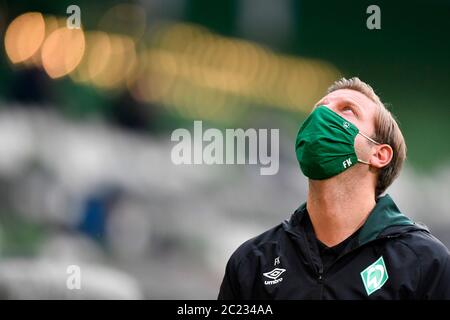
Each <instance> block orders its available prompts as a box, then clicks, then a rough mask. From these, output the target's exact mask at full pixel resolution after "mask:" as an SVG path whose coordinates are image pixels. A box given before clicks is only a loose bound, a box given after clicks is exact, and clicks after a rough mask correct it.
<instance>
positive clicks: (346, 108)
mask: <svg viewBox="0 0 450 320" xmlns="http://www.w3.org/2000/svg"><path fill="white" fill-rule="evenodd" d="M342 112H345V113H350V112H351V113H353V114H355V109H354V108H353V107H352V106H344V107H343V108H342Z"/></svg>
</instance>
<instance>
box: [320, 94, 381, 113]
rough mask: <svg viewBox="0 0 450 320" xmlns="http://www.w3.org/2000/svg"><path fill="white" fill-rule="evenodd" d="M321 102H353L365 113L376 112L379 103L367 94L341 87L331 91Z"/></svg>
mask: <svg viewBox="0 0 450 320" xmlns="http://www.w3.org/2000/svg"><path fill="white" fill-rule="evenodd" d="M320 102H321V103H323V104H327V103H351V104H354V105H356V106H357V107H359V108H360V109H361V111H362V112H364V113H365V114H368V115H369V114H374V113H375V111H376V110H377V109H378V107H379V106H378V105H377V104H376V103H375V102H374V101H372V100H371V99H370V98H369V97H367V96H366V95H365V94H363V93H361V92H359V91H356V90H352V89H339V90H336V91H333V92H330V93H329V94H327V95H326V96H325V97H323V98H322V99H321V100H320Z"/></svg>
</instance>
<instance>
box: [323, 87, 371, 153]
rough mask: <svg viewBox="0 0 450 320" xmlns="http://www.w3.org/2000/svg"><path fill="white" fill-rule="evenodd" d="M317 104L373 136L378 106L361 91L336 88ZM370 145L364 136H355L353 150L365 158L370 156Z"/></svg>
mask: <svg viewBox="0 0 450 320" xmlns="http://www.w3.org/2000/svg"><path fill="white" fill-rule="evenodd" d="M319 105H325V106H326V107H328V108H330V109H331V110H333V111H334V112H336V113H337V114H339V115H340V116H341V117H343V118H345V119H346V120H348V121H349V122H351V123H353V124H354V125H355V126H356V127H357V128H358V129H359V131H360V132H362V133H364V134H365V135H367V136H369V137H373V136H374V133H375V116H376V114H377V108H378V106H377V105H376V103H375V102H373V101H372V100H370V99H369V98H368V97H366V96H365V95H364V94H362V93H361V92H359V91H355V90H351V89H340V90H336V91H333V92H331V93H329V94H328V95H326V96H325V97H323V98H322V99H321V100H319V102H318V103H317V104H316V107H317V106H319ZM371 146H373V144H372V143H371V142H369V141H368V140H367V139H366V138H364V137H362V136H361V135H357V136H356V138H355V150H356V153H357V155H358V157H359V158H360V159H362V160H367V159H368V157H370V152H371V151H370V148H369V147H371Z"/></svg>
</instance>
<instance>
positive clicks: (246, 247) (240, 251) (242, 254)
mask: <svg viewBox="0 0 450 320" xmlns="http://www.w3.org/2000/svg"><path fill="white" fill-rule="evenodd" d="M284 234H285V231H284V229H283V223H280V224H278V225H276V226H275V227H273V228H270V229H268V230H266V231H264V232H263V233H261V234H259V235H257V236H255V237H253V238H251V239H249V240H247V241H245V242H244V243H242V244H241V245H240V246H239V247H238V248H237V249H236V250H235V251H234V252H233V254H232V255H231V257H230V261H232V262H233V264H234V265H236V266H237V265H239V264H240V263H241V262H242V260H245V259H248V258H249V257H251V256H258V255H263V251H264V249H263V248H264V247H266V246H268V245H269V246H273V245H278V243H279V241H280V239H281V237H283V235H284Z"/></svg>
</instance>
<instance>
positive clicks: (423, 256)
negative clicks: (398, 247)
mask: <svg viewBox="0 0 450 320" xmlns="http://www.w3.org/2000/svg"><path fill="white" fill-rule="evenodd" d="M400 241H401V242H402V243H403V244H404V245H406V246H407V247H409V248H410V249H411V250H412V251H413V252H414V253H415V254H416V255H417V257H418V258H419V260H421V261H422V262H425V261H426V260H428V259H432V260H442V261H444V262H445V261H447V259H448V258H449V256H450V252H449V251H448V249H447V247H446V246H445V245H444V244H443V243H442V242H441V241H439V240H438V239H437V238H436V237H435V236H433V235H432V234H431V233H430V232H429V231H427V230H420V231H416V232H410V233H408V234H407V235H406V236H405V237H402V238H401V240H400Z"/></svg>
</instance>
